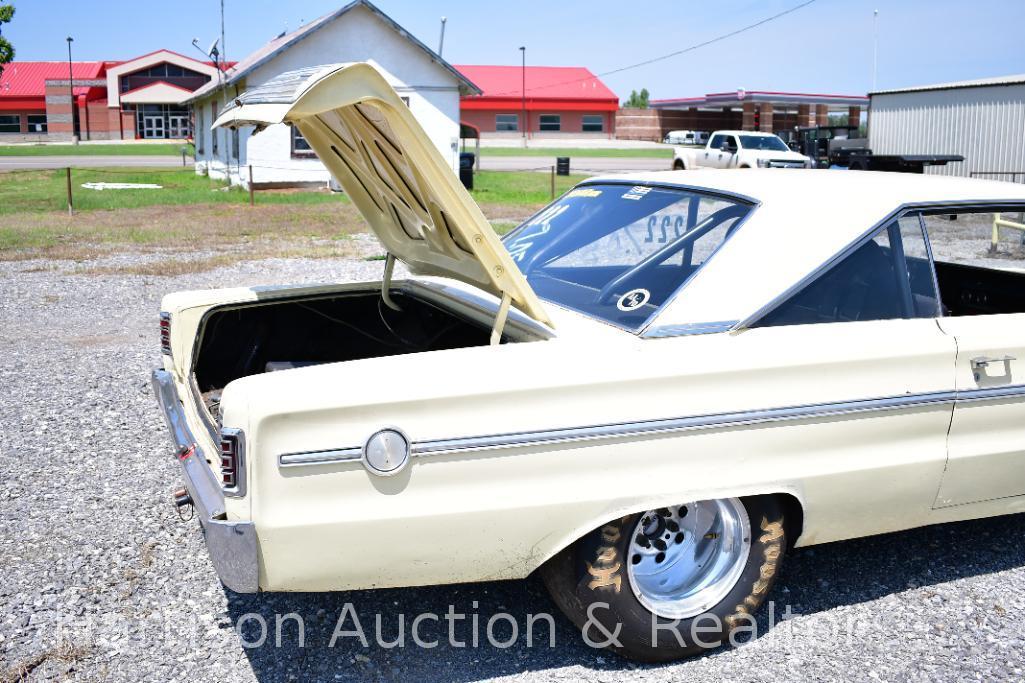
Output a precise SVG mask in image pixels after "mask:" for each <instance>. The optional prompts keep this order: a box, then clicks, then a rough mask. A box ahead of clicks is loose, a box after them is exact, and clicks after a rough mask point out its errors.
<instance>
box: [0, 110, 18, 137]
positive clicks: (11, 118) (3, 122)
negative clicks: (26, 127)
mask: <svg viewBox="0 0 1025 683" xmlns="http://www.w3.org/2000/svg"><path fill="white" fill-rule="evenodd" d="M20 132H21V116H19V115H18V114H4V115H2V116H0V133H20Z"/></svg>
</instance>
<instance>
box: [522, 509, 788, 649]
mask: <svg viewBox="0 0 1025 683" xmlns="http://www.w3.org/2000/svg"><path fill="white" fill-rule="evenodd" d="M786 547H787V538H786V520H785V519H784V512H783V506H782V505H781V502H780V499H779V498H778V497H776V496H753V497H748V498H743V499H740V498H725V499H720V500H706V501H697V502H692V503H685V504H682V505H676V506H670V507H668V508H660V509H658V510H651V511H648V512H644V513H639V514H632V515H627V516H626V517H623V518H621V519H616V520H613V521H611V522H609V523H608V524H606V525H605V526H603V527H601V528H599V529H595V530H594V531H592V532H590V533H588V534H587V535H586V536H584V537H582V538H580V539H579V540H577V541H576V542H575V543H573V544H572V545H570V546H569V547H567V548H565V549H563V550H562V551H560V552H559V553H558V554H556V555H555V556H554V557H552V558H551V559H550V560H549V561H548V562H546V563H545V564H544V565H543V566H542V567H541V577H542V579H543V580H544V583H545V586H547V588H548V591H549V593H551V595H552V599H553V600H554V601H555V603H556V604H557V605H558V606H559V609H561V610H562V611H563V612H564V613H565V614H566V616H567V617H569V618H570V620H571V621H573V623H575V624H576V625H577V627H578V628H580V629H581V631H582V633H583V637H584V639H585V642H587V643H588V644H590V645H592V646H595V647H599V646H601V647H608V648H610V649H612V650H614V651H616V652H617V653H619V654H621V655H623V656H625V657H629V658H631V659H636V660H639V661H644V662H665V661H671V660H674V659H680V658H683V657H689V656H692V655H696V654H700V653H701V652H704V651H707V650H709V649H713V648H716V647H720V646H722V645H724V644H726V643H727V642H729V635H730V633H731V632H732V631H734V630H735V629H738V628H745V629H746V630H747V631H748V632H751V631H752V629H754V628H755V621H754V619H753V617H752V616H751V615H752V613H754V612H755V611H756V610H757V609H758V608H759V607H760V606H761V604H762V602H763V601H764V600H765V597H766V595H767V594H768V593H769V590H770V589H771V588H772V584H773V582H774V581H775V579H776V577H777V575H778V574H779V571H780V567H781V565H782V561H783V553H784V552H785V550H786Z"/></svg>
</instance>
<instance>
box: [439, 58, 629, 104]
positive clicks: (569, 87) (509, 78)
mask: <svg viewBox="0 0 1025 683" xmlns="http://www.w3.org/2000/svg"><path fill="white" fill-rule="evenodd" d="M455 68H456V69H458V70H459V71H460V72H461V73H462V74H463V75H465V76H466V77H467V78H469V79H470V80H471V81H473V82H474V83H476V84H477V86H478V87H480V89H481V90H482V91H483V92H482V93H481V94H480V96H479V98H474V99H483V98H489V97H496V98H499V97H500V98H509V97H520V96H521V93H523V92H524V88H523V77H524V73H523V72H524V69H523V67H521V66H489V65H476V64H457V65H456V67H455ZM526 86H527V87H526V91H525V92H526V96H527V98H528V99H531V100H538V99H558V100H576V99H579V100H611V101H613V102H616V103H617V104H618V102H619V97H618V96H617V95H616V93H614V92H612V91H611V90H609V88H608V87H607V86H606V85H605V84H604V83H602V82H601V80H600V79H599V78H598V77H597V76H595V75H594V74H593V73H591V72H590V71H589V70H588V69H586V68H584V67H582V66H528V67H527V68H526Z"/></svg>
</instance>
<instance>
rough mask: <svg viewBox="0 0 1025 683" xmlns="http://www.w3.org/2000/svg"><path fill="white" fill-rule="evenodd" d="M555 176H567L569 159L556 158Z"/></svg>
mask: <svg viewBox="0 0 1025 683" xmlns="http://www.w3.org/2000/svg"><path fill="white" fill-rule="evenodd" d="M555 175H569V157H556V159H555Z"/></svg>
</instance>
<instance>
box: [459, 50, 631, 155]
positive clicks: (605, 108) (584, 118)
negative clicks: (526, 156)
mask: <svg viewBox="0 0 1025 683" xmlns="http://www.w3.org/2000/svg"><path fill="white" fill-rule="evenodd" d="M455 68H456V69H458V70H459V72H460V73H461V74H463V75H464V76H466V78H467V79H469V80H470V81H472V82H473V83H474V84H475V85H476V86H477V87H478V88H480V89H481V91H482V92H481V94H480V95H467V96H464V97H462V98H461V100H460V105H459V108H460V118H461V120H462V122H463V124H464V125H468V126H470V127H472V128H475V129H476V130H477V131H479V132H480V133H481V134H483V135H495V136H500V135H506V136H518V135H524V134H526V135H528V136H530V137H535V136H538V135H552V136H556V135H560V134H561V135H573V136H579V135H595V136H603V137H604V136H607V137H612V135H613V134H614V133H615V120H616V110H617V109H619V97H617V96H616V93H614V92H612V91H611V90H609V88H608V87H607V86H606V85H605V84H604V83H602V82H601V80H600V79H599V78H598V77H597V76H595V75H594V74H593V73H591V72H590V71H589V70H588V69H586V68H584V67H580V66H528V67H526V68H525V69H524V68H523V67H519V66H486V65H469V64H464V65H455Z"/></svg>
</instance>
